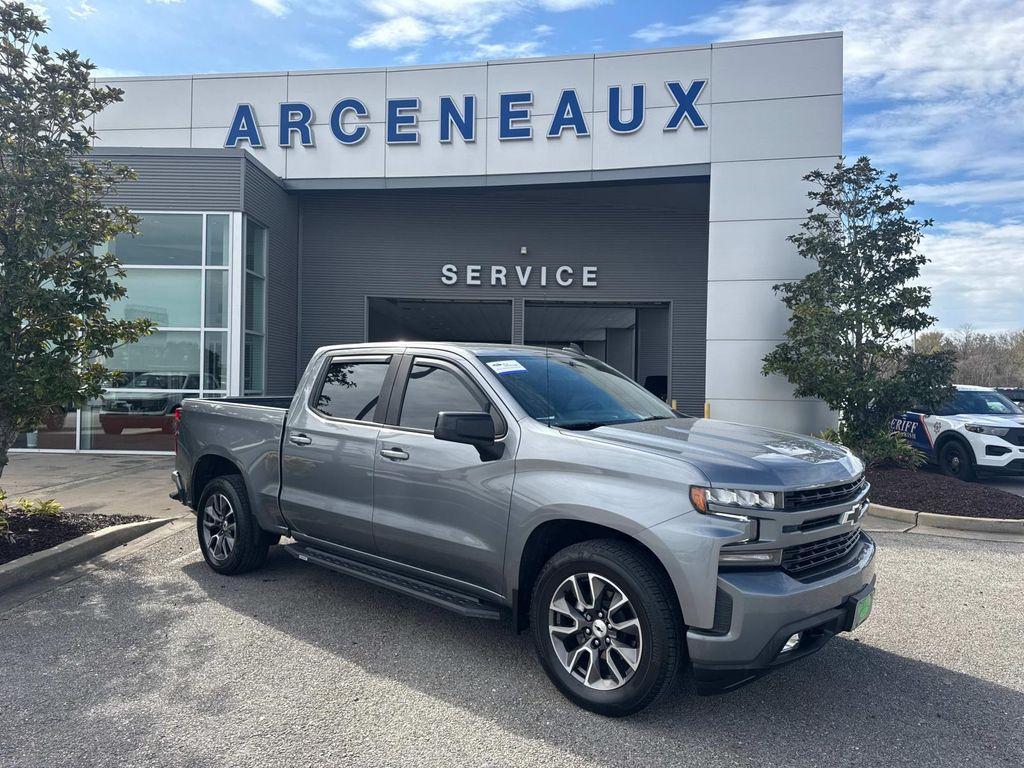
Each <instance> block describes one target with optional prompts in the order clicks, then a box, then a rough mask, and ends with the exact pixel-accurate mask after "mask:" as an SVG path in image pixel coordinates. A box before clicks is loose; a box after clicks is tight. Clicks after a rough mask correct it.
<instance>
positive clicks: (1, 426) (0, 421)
mask: <svg viewBox="0 0 1024 768" xmlns="http://www.w3.org/2000/svg"><path fill="white" fill-rule="evenodd" d="M17 437H18V431H17V429H16V428H15V426H14V417H13V416H11V415H10V414H9V413H7V412H6V411H5V410H4V409H2V408H0V478H2V477H3V474H4V468H5V467H6V466H7V452H8V451H10V450H11V446H13V445H14V440H15V439H16V438H17Z"/></svg>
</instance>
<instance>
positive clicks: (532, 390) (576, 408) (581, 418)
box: [477, 352, 676, 429]
mask: <svg viewBox="0 0 1024 768" xmlns="http://www.w3.org/2000/svg"><path fill="white" fill-rule="evenodd" d="M477 357H479V358H480V359H481V360H482V361H483V362H484V363H485V364H486V365H487V367H488V368H490V369H491V370H492V371H493V372H494V374H495V375H496V376H497V377H498V380H499V381H500V382H501V383H502V384H503V385H504V387H505V389H507V390H508V391H509V394H511V395H512V397H514V398H515V399H516V402H518V403H519V404H520V405H521V406H522V407H523V410H525V411H526V412H527V413H528V414H530V416H532V417H533V418H535V419H537V420H539V421H542V422H544V423H546V424H550V425H551V426H555V427H565V428H567V429H593V428H595V427H600V426H604V425H607V424H625V423H629V422H634V421H650V420H654V419H674V418H676V414H675V412H673V411H672V409H671V408H669V407H668V406H667V405H666V404H665V403H663V402H662V401H661V400H659V399H658V398H656V397H655V396H654V395H652V394H651V393H650V392H648V391H647V390H646V389H644V388H643V387H641V386H640V385H638V384H637V383H636V382H634V381H632V380H630V379H627V378H626V377H625V376H623V375H622V374H621V373H619V372H618V371H616V370H615V369H613V368H611V367H609V366H607V365H605V364H604V363H602V362H601V361H599V360H595V359H593V358H590V357H577V356H575V355H567V354H564V353H560V352H550V353H548V354H544V353H534V352H487V353H478V354H477Z"/></svg>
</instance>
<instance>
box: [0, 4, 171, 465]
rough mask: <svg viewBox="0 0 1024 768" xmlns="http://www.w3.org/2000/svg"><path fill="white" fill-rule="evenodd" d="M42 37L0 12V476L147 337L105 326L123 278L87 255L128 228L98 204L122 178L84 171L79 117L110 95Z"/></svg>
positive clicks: (38, 27)
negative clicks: (23, 443)
mask: <svg viewBox="0 0 1024 768" xmlns="http://www.w3.org/2000/svg"><path fill="white" fill-rule="evenodd" d="M46 31H47V27H46V24H45V23H44V22H43V20H42V19H40V18H39V16H38V15H36V14H35V13H34V12H33V11H32V10H31V9H30V8H29V7H27V6H26V5H25V4H23V3H18V2H6V3H2V4H0V126H2V135H0V473H2V472H3V469H4V467H5V466H6V464H7V452H8V450H9V449H10V447H11V445H13V443H14V439H15V437H16V436H17V434H18V433H19V432H23V431H26V430H30V429H34V428H35V427H37V426H38V425H40V424H42V423H43V422H44V421H45V420H46V419H47V417H48V416H50V415H51V414H53V413H54V412H55V411H56V410H57V409H58V408H60V406H61V405H62V404H64V403H75V404H81V403H82V402H84V401H85V400H87V399H88V398H90V397H95V396H97V395H99V393H100V392H101V391H102V389H103V386H104V384H105V383H106V382H107V381H108V380H109V378H110V375H111V374H110V371H108V370H107V369H106V367H105V366H104V364H103V363H104V360H105V359H106V358H108V357H109V356H110V355H111V354H113V350H114V348H115V347H117V346H118V345H120V344H123V343H126V342H131V341H136V340H138V339H139V337H140V336H141V335H143V334H145V333H148V332H149V330H150V329H151V324H150V323H149V321H146V320H132V321H127V320H114V319H110V318H109V317H107V307H108V304H109V302H110V301H111V300H114V299H117V298H120V297H122V296H124V293H125V290H124V287H123V285H122V283H121V282H120V281H121V279H122V278H124V272H123V270H122V269H121V267H120V265H119V264H118V263H117V261H116V258H115V257H114V255H113V254H110V253H106V252H105V250H106V249H100V248H97V247H96V246H99V245H101V244H102V243H105V242H106V241H108V240H110V239H111V238H113V237H114V236H115V235H117V234H120V233H126V232H127V233H134V228H135V225H136V223H137V219H136V218H135V217H134V216H132V215H131V213H130V212H129V211H128V210H127V209H126V208H123V207H118V206H109V205H106V204H105V202H104V201H105V200H107V199H108V198H109V196H110V195H111V194H112V193H113V192H114V190H115V189H116V185H117V184H118V183H120V182H123V181H126V180H129V179H132V178H134V176H133V174H132V172H131V170H130V169H128V168H126V167H122V166H114V165H112V164H110V163H105V162H93V161H91V160H90V159H89V152H90V149H91V144H92V139H93V137H94V136H95V132H94V131H93V129H92V128H91V127H89V123H90V122H91V117H92V116H93V115H94V114H96V113H97V112H99V111H100V110H102V109H103V108H104V107H106V106H107V105H108V104H111V103H113V102H116V101H120V100H121V93H122V92H121V91H120V90H118V89H116V88H105V87H97V86H95V85H94V83H93V82H92V74H91V73H92V71H93V69H95V66H94V65H93V64H92V63H91V62H89V61H88V60H85V59H82V58H81V57H80V56H79V54H78V53H77V52H76V51H67V50H64V51H59V52H51V51H50V50H49V49H48V48H47V47H46V46H45V45H42V44H41V43H39V42H38V41H39V39H40V36H41V35H43V34H45V33H46Z"/></svg>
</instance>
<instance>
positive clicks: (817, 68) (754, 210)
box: [705, 35, 843, 432]
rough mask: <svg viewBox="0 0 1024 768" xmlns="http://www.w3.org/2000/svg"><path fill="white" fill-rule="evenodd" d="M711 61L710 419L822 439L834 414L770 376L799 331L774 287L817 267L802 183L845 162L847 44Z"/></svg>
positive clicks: (750, 49)
mask: <svg viewBox="0 0 1024 768" xmlns="http://www.w3.org/2000/svg"><path fill="white" fill-rule="evenodd" d="M711 57H712V59H711V72H712V75H711V83H712V89H713V90H712V104H711V121H710V122H711V128H710V130H711V131H712V135H711V192H710V206H709V222H710V223H709V231H708V302H707V306H708V311H707V337H706V339H707V364H706V369H705V375H706V378H705V384H706V397H707V401H708V403H710V412H711V417H712V418H716V419H727V420H730V421H739V422H746V423H751V424H760V425H764V426H770V427H777V428H783V429H787V430H790V431H794V432H817V431H819V430H821V429H822V428H823V427H825V426H826V425H828V424H830V423H834V416H833V414H831V413H830V412H829V410H828V408H827V407H826V406H825V404H824V403H822V402H820V401H818V400H813V399H797V398H795V397H794V396H793V386H792V385H791V384H790V383H789V382H788V381H786V379H785V378H783V377H780V376H767V377H765V376H762V375H761V366H762V362H763V359H764V357H765V355H766V354H768V353H769V352H770V351H771V350H772V349H774V348H775V346H776V345H777V344H778V343H779V342H780V341H781V340H782V339H783V337H784V334H785V332H786V328H787V326H788V323H789V315H788V312H787V310H786V308H785V306H784V305H783V304H782V302H781V301H780V300H779V297H778V296H777V295H776V294H775V293H774V291H773V290H772V287H773V286H774V285H775V284H777V283H780V282H784V281H787V280H794V279H799V278H800V277H802V276H803V275H804V274H806V272H807V270H808V269H809V268H810V265H809V263H808V262H807V261H806V260H804V259H802V258H801V257H800V255H799V254H798V253H797V252H796V248H795V247H794V246H793V244H792V243H790V242H788V240H787V236H788V235H791V234H793V233H794V232H796V231H797V230H799V228H800V224H801V222H802V221H803V220H804V218H805V217H806V209H807V208H808V206H809V200H808V199H807V191H808V190H809V189H810V186H809V184H807V183H806V182H804V181H803V176H804V175H805V174H806V173H807V172H809V171H811V170H812V169H815V168H823V169H827V168H830V167H832V166H833V165H834V164H835V162H836V158H837V157H838V156H839V154H840V153H841V152H842V89H843V84H842V37H840V36H838V35H817V36H809V37H807V38H804V39H795V40H776V41H765V42H747V43H722V44H718V43H716V44H715V45H713V46H712V49H711ZM758 126H761V127H764V129H763V130H757V127H758ZM768 126H770V130H769V129H768V128H767V127H768Z"/></svg>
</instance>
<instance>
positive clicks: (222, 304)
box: [15, 212, 266, 451]
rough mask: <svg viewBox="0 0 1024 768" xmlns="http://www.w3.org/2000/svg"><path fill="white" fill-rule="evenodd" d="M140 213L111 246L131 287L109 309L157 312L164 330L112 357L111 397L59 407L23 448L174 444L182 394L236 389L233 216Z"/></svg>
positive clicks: (261, 257)
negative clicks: (232, 369)
mask: <svg viewBox="0 0 1024 768" xmlns="http://www.w3.org/2000/svg"><path fill="white" fill-rule="evenodd" d="M138 215H139V217H140V220H141V221H140V223H139V227H138V230H139V232H138V235H137V236H136V237H134V238H133V237H130V236H127V235H119V236H118V237H117V238H115V239H114V240H113V241H112V242H110V243H108V244H107V245H106V246H103V247H104V248H109V249H110V250H111V251H113V252H114V253H115V254H116V255H117V258H118V260H119V261H120V262H121V264H122V265H123V267H124V270H125V277H124V278H123V281H122V282H123V284H124V286H125V289H126V291H127V295H126V296H125V297H124V298H123V299H121V300H119V301H116V302H113V303H112V304H111V306H110V309H109V312H110V315H111V316H112V317H116V318H119V319H138V318H149V319H150V320H152V321H153V323H154V324H155V325H156V330H155V332H154V333H152V334H151V335H149V336H147V337H145V338H143V339H141V340H140V341H138V342H136V343H135V344H127V345H124V346H121V347H118V348H117V349H116V350H115V352H114V354H113V356H112V357H111V358H109V359H108V360H107V361H106V365H107V367H109V368H111V369H113V370H117V371H120V374H119V375H118V377H117V378H116V380H115V381H114V382H112V384H111V388H110V389H109V390H108V391H107V392H106V393H104V395H103V396H102V397H100V398H98V399H96V400H93V401H90V402H89V403H88V404H87V405H86V407H85V408H83V409H81V411H80V412H79V411H77V410H76V409H74V408H73V407H71V406H68V407H66V408H64V409H61V411H60V412H59V413H56V412H55V413H54V414H53V415H52V417H51V418H49V419H47V421H46V423H45V424H43V425H41V426H40V428H39V429H38V430H36V431H34V432H31V433H28V434H24V435H20V436H19V438H18V441H17V443H16V445H15V447H16V448H41V449H59V450H75V449H76V448H77V449H79V450H103V451H172V450H174V437H173V419H174V409H175V408H176V407H177V405H178V404H179V403H180V402H181V401H182V399H183V398H185V397H199V396H202V397H211V396H212V397H217V396H223V395H226V394H227V390H228V376H229V370H228V369H229V365H228V359H229V355H228V324H229V318H230V285H229V282H230V281H229V274H230V273H229V264H230V254H231V216H230V214H226V213H207V214H204V213H147V212H140V213H138ZM259 229H260V230H262V233H263V234H262V236H260V237H257V238H256V239H255V240H253V244H254V247H253V248H252V249H248V248H247V252H246V255H247V263H249V259H250V258H251V259H252V260H253V261H252V264H253V266H254V267H257V268H258V269H259V274H258V279H259V281H260V285H259V288H258V289H256V290H258V292H259V295H260V296H261V297H262V290H263V284H262V281H263V271H264V268H265V260H266V253H265V239H266V230H263V229H262V228H259ZM256 234H257V233H254V237H255V235H256ZM260 242H262V243H264V245H263V246H262V247H260V246H259V243H260ZM247 245H248V243H247ZM250 250H251V251H252V253H251V257H250V254H249V251H250ZM252 306H253V310H254V311H257V310H256V308H257V306H258V318H259V329H258V333H256V334H254V335H253V338H254V339H258V341H259V345H258V346H259V349H258V352H259V354H258V355H257V354H256V353H255V352H254V354H253V356H252V360H251V361H250V362H249V363H248V364H249V365H252V364H253V363H258V368H259V372H260V373H259V379H258V381H256V380H254V381H256V384H257V385H258V387H259V388H260V389H262V386H263V385H262V366H263V360H262V350H263V347H262V340H263V328H262V318H263V311H264V309H263V305H262V300H260V302H259V304H258V305H257V304H256V300H255V299H254V303H253V305H252ZM248 340H249V337H248V335H247V336H246V341H247V342H248Z"/></svg>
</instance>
